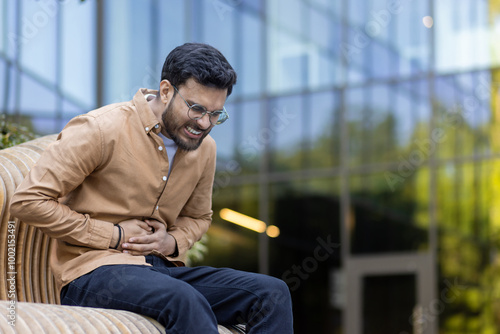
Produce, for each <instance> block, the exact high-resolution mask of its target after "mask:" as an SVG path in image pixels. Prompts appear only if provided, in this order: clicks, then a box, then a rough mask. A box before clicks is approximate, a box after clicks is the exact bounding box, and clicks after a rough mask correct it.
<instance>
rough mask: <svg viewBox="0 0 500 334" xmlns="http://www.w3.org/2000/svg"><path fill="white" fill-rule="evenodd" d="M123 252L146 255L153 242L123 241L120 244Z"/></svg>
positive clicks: (150, 249)
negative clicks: (136, 242)
mask: <svg viewBox="0 0 500 334" xmlns="http://www.w3.org/2000/svg"><path fill="white" fill-rule="evenodd" d="M122 248H123V252H124V253H128V254H131V255H148V254H150V253H151V252H152V251H153V249H154V247H153V244H134V243H124V244H123V245H122Z"/></svg>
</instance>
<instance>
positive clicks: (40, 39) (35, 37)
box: [20, 0, 61, 84]
mask: <svg viewBox="0 0 500 334" xmlns="http://www.w3.org/2000/svg"><path fill="white" fill-rule="evenodd" d="M21 3H22V5H21V6H22V17H23V20H22V21H23V24H22V35H21V36H22V38H23V42H22V46H21V57H20V62H21V66H22V67H23V68H24V69H26V70H29V72H30V73H33V75H35V76H39V77H41V78H42V80H46V81H48V82H49V83H53V84H55V83H56V66H57V63H56V62H57V61H58V60H59V57H58V54H57V50H58V48H57V44H56V41H57V38H56V36H57V15H58V12H59V10H60V6H61V5H60V4H59V3H57V2H50V3H46V2H45V1H37V2H36V3H35V4H34V3H33V1H30V0H22V1H21ZM40 50H43V52H40Z"/></svg>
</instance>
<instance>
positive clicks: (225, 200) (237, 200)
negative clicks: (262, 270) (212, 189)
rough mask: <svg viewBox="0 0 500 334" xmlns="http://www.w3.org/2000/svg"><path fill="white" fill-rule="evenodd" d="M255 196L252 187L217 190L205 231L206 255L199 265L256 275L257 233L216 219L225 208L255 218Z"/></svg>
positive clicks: (256, 213) (256, 215) (254, 187)
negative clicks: (207, 228) (254, 273)
mask: <svg viewBox="0 0 500 334" xmlns="http://www.w3.org/2000/svg"><path fill="white" fill-rule="evenodd" d="M258 203H259V196H258V187H257V186H256V185H244V186H239V187H237V188H236V187H224V188H221V189H220V191H219V192H218V193H217V194H214V197H213V210H214V215H213V222H212V225H211V227H210V229H209V230H208V233H207V235H208V242H207V247H208V249H209V252H210V256H207V257H205V259H204V261H203V262H202V263H201V264H203V265H210V266H214V267H231V268H234V269H239V270H246V271H251V272H258V270H259V269H258V267H259V265H258V253H259V251H258V238H259V234H258V233H256V232H254V231H252V230H249V229H246V228H244V227H241V226H239V225H236V224H233V223H230V222H228V221H225V220H223V219H222V218H220V214H219V212H220V210H221V209H223V208H229V209H231V210H235V211H238V212H241V213H243V214H245V215H248V216H251V217H254V218H257V219H258V218H259V216H258V210H259V204H258Z"/></svg>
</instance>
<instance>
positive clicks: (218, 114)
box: [172, 85, 229, 125]
mask: <svg viewBox="0 0 500 334" xmlns="http://www.w3.org/2000/svg"><path fill="white" fill-rule="evenodd" d="M172 87H174V89H175V91H176V92H177V93H179V90H178V89H177V87H175V86H174V85H172ZM179 96H180V97H181V98H182V99H183V100H184V102H185V103H186V105H187V106H188V108H189V109H188V117H189V118H191V119H192V120H195V121H196V120H199V119H201V118H202V117H203V116H205V115H208V119H209V120H210V123H211V124H212V125H220V124H222V123H224V122H225V121H227V120H228V119H229V114H228V113H227V111H226V108H224V107H222V110H214V111H208V110H207V108H205V107H204V106H202V105H200V104H196V103H195V104H193V105H190V104H189V103H188V102H187V101H186V99H184V97H183V96H182V95H181V93H179Z"/></svg>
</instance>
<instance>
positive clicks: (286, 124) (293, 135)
mask: <svg viewBox="0 0 500 334" xmlns="http://www.w3.org/2000/svg"><path fill="white" fill-rule="evenodd" d="M268 115H269V116H268V117H269V119H268V124H267V127H265V128H264V129H261V131H260V135H261V137H262V142H264V143H270V144H271V149H272V154H271V161H272V162H271V164H272V170H273V171H286V170H298V169H299V168H300V167H301V166H302V164H303V154H302V148H303V146H302V144H303V143H304V140H305V137H304V130H305V129H304V118H305V117H308V112H305V111H304V107H303V97H302V96H300V95H299V96H297V95H294V96H290V97H283V98H279V99H274V100H272V101H271V103H270V104H269V110H268Z"/></svg>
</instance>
